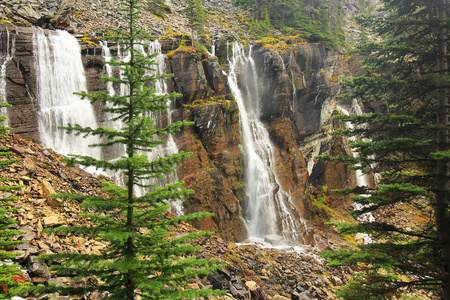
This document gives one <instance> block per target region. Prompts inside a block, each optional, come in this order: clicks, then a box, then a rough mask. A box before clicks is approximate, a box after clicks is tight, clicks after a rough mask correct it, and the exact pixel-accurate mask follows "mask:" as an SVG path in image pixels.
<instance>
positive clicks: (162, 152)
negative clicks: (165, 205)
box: [101, 40, 183, 215]
mask: <svg viewBox="0 0 450 300" xmlns="http://www.w3.org/2000/svg"><path fill="white" fill-rule="evenodd" d="M101 46H102V55H103V58H104V60H105V72H106V75H107V76H108V77H112V76H113V75H114V74H113V70H112V68H111V66H110V65H109V64H108V62H110V61H111V59H112V55H111V51H110V49H109V47H108V44H107V43H106V42H102V43H101ZM136 49H137V50H138V51H139V52H141V53H142V54H144V55H155V56H154V57H153V60H154V61H155V62H156V65H152V68H153V69H154V70H153V71H152V70H146V74H145V75H147V76H149V77H150V76H153V75H154V76H160V75H162V74H165V73H166V72H165V71H166V64H165V57H166V56H165V55H164V54H162V52H161V44H160V43H159V42H158V40H155V41H147V42H146V41H141V42H140V43H139V44H137V45H136ZM117 55H118V58H117V60H122V61H128V60H129V59H130V53H129V52H126V53H123V52H121V49H120V48H119V49H118V54H117ZM120 76H122V74H120ZM154 88H155V94H156V95H164V94H167V84H166V81H165V80H164V79H163V78H159V79H157V81H156V82H155V83H154ZM107 89H108V91H109V94H110V95H114V94H115V93H116V91H115V90H114V87H113V85H112V84H110V83H109V82H108V84H107ZM127 91H128V86H126V85H124V84H121V85H120V87H119V90H118V94H119V95H122V96H123V95H126V93H127ZM166 105H167V106H168V107H169V109H168V111H167V112H165V113H161V112H159V113H149V116H150V117H151V118H152V119H153V120H155V126H157V127H162V126H164V124H163V123H162V120H163V117H164V115H163V114H166V118H167V124H170V123H172V110H171V101H170V100H168V102H167V103H166ZM112 117H113V116H106V119H107V120H111V118H112ZM122 125H123V124H122V123H121V122H120V121H108V122H107V124H106V126H107V127H111V128H115V129H120V128H121V127H122ZM176 153H178V147H177V145H176V143H175V140H174V139H173V136H172V135H171V134H169V135H168V136H167V138H166V140H165V144H162V145H159V146H158V147H156V148H154V149H152V151H151V152H148V153H145V154H146V155H147V156H148V157H149V160H155V159H157V158H159V157H164V156H168V155H172V154H176ZM123 155H125V147H124V146H118V147H115V149H114V151H113V154H112V158H110V159H112V160H114V159H118V158H120V157H121V156H123ZM108 175H109V176H111V177H113V179H114V180H115V181H116V182H117V183H118V184H122V185H123V184H124V183H123V178H122V176H121V175H120V174H108ZM154 181H155V180H152V181H146V182H145V184H152V183H153V184H156V183H158V184H159V185H164V184H165V183H166V182H176V181H178V174H177V172H173V173H171V174H167V175H166V177H165V178H164V179H161V180H160V181H159V182H154ZM145 192H146V189H145V188H144V187H137V189H136V191H135V193H136V195H137V196H141V195H144V194H145ZM170 205H171V212H172V213H174V214H176V215H182V214H183V206H182V202H181V201H179V200H172V201H171V202H170Z"/></svg>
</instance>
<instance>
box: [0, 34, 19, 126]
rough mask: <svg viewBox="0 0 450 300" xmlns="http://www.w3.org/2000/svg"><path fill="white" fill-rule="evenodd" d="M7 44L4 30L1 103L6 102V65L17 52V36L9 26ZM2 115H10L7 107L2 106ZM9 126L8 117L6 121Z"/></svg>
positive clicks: (0, 45) (0, 55)
mask: <svg viewBox="0 0 450 300" xmlns="http://www.w3.org/2000/svg"><path fill="white" fill-rule="evenodd" d="M5 34H6V39H5V45H4V44H3V42H2V41H3V37H2V35H3V32H2V31H0V62H1V63H2V65H1V67H0V103H4V102H6V99H7V98H6V78H5V77H6V67H7V65H8V63H9V62H10V61H11V60H12V59H13V58H14V56H15V54H16V53H15V52H16V36H15V35H13V36H12V37H11V34H10V33H9V30H8V28H6V27H5ZM0 115H1V116H5V117H8V110H7V108H6V107H2V108H0ZM4 123H5V124H4V125H6V126H8V119H6V120H5V122H4Z"/></svg>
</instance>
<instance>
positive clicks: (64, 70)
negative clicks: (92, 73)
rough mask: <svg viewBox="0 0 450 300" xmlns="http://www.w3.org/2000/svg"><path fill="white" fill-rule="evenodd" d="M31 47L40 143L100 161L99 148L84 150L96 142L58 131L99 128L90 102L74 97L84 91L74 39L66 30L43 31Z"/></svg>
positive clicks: (84, 81)
mask: <svg viewBox="0 0 450 300" xmlns="http://www.w3.org/2000/svg"><path fill="white" fill-rule="evenodd" d="M33 48H34V57H35V64H36V72H37V76H36V77H37V91H38V95H37V97H38V103H39V107H38V125H39V133H40V139H41V143H42V144H43V145H44V146H45V147H48V148H52V149H53V150H55V151H57V152H59V153H61V154H64V155H67V154H71V153H73V154H79V155H89V156H92V157H94V158H97V159H99V158H101V151H100V149H98V148H92V147H86V145H90V144H94V143H95V142H96V138H95V137H87V138H86V139H85V140H83V141H80V139H81V138H82V137H81V136H75V135H74V134H68V133H66V132H64V131H63V130H61V129H58V127H59V126H65V125H67V124H73V125H74V124H80V125H82V126H84V127H88V126H89V127H91V128H96V127H98V126H97V121H96V118H95V113H94V109H93V107H92V105H91V103H90V102H89V101H87V100H82V99H81V97H80V96H78V95H76V94H74V93H75V92H81V91H86V90H87V88H86V77H85V73H84V68H83V64H82V61H81V50H80V47H79V45H78V42H77V40H76V38H75V37H73V36H72V35H70V34H69V33H68V32H66V31H55V32H48V33H47V35H46V34H45V33H44V31H43V30H36V31H35V32H34V34H33Z"/></svg>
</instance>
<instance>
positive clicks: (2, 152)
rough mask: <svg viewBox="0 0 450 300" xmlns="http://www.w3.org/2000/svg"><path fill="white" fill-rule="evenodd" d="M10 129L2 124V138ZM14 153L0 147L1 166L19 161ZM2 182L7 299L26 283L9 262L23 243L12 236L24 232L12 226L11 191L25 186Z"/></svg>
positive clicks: (1, 259)
mask: <svg viewBox="0 0 450 300" xmlns="http://www.w3.org/2000/svg"><path fill="white" fill-rule="evenodd" d="M8 106H11V105H9V104H7V103H0V107H8ZM5 120H6V117H4V116H0V122H2V121H5ZM10 129H11V128H9V127H7V126H4V125H0V138H1V139H7V136H6V135H5V133H7V132H8V131H9V130H10ZM13 154H14V153H13V152H11V151H10V150H9V148H8V147H4V146H2V147H0V156H1V157H2V160H0V168H2V169H4V168H6V167H7V166H9V165H12V164H14V163H16V162H17V161H19V160H18V159H10V158H8V156H10V155H13ZM0 182H1V183H2V185H1V186H0V284H1V286H0V299H6V298H9V297H11V296H14V295H20V292H19V291H18V289H17V288H18V287H19V286H21V285H23V284H24V281H23V277H22V275H23V274H22V271H21V270H20V266H19V265H15V264H11V263H9V262H8V260H11V259H14V258H15V257H17V253H12V252H10V251H8V250H12V249H14V247H15V245H17V244H21V243H22V241H17V240H16V241H13V240H12V238H13V237H15V236H17V235H18V234H21V233H23V232H21V231H19V230H16V229H12V228H11V227H12V226H13V224H15V223H16V222H15V220H14V218H12V217H11V215H10V214H11V213H12V212H13V211H14V209H13V208H12V203H11V202H12V201H15V200H17V197H13V196H12V195H11V192H12V191H15V190H20V189H21V188H22V187H23V186H20V185H8V184H7V182H8V179H7V178H0Z"/></svg>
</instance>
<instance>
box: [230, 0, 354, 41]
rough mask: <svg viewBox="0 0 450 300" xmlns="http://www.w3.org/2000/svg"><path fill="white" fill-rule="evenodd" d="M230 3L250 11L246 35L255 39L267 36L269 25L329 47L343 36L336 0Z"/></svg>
mask: <svg viewBox="0 0 450 300" xmlns="http://www.w3.org/2000/svg"><path fill="white" fill-rule="evenodd" d="M234 4H235V5H237V6H240V7H242V8H244V9H246V10H248V11H251V12H252V14H253V20H252V22H250V23H249V26H250V36H251V37H252V38H255V39H261V38H263V37H265V36H270V35H271V32H272V30H271V28H272V27H274V28H276V29H279V30H281V31H282V32H283V33H285V34H288V35H297V34H301V35H303V36H304V37H306V38H309V39H310V40H311V41H312V42H324V43H325V44H326V45H327V47H329V48H333V47H334V46H336V45H337V44H338V43H343V42H344V39H345V37H344V35H343V19H342V17H341V14H342V11H343V8H342V5H341V2H340V1H335V0H333V1H324V0H313V1H312V0H301V1H299V0H275V1H272V0H271V1H269V0H234Z"/></svg>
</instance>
